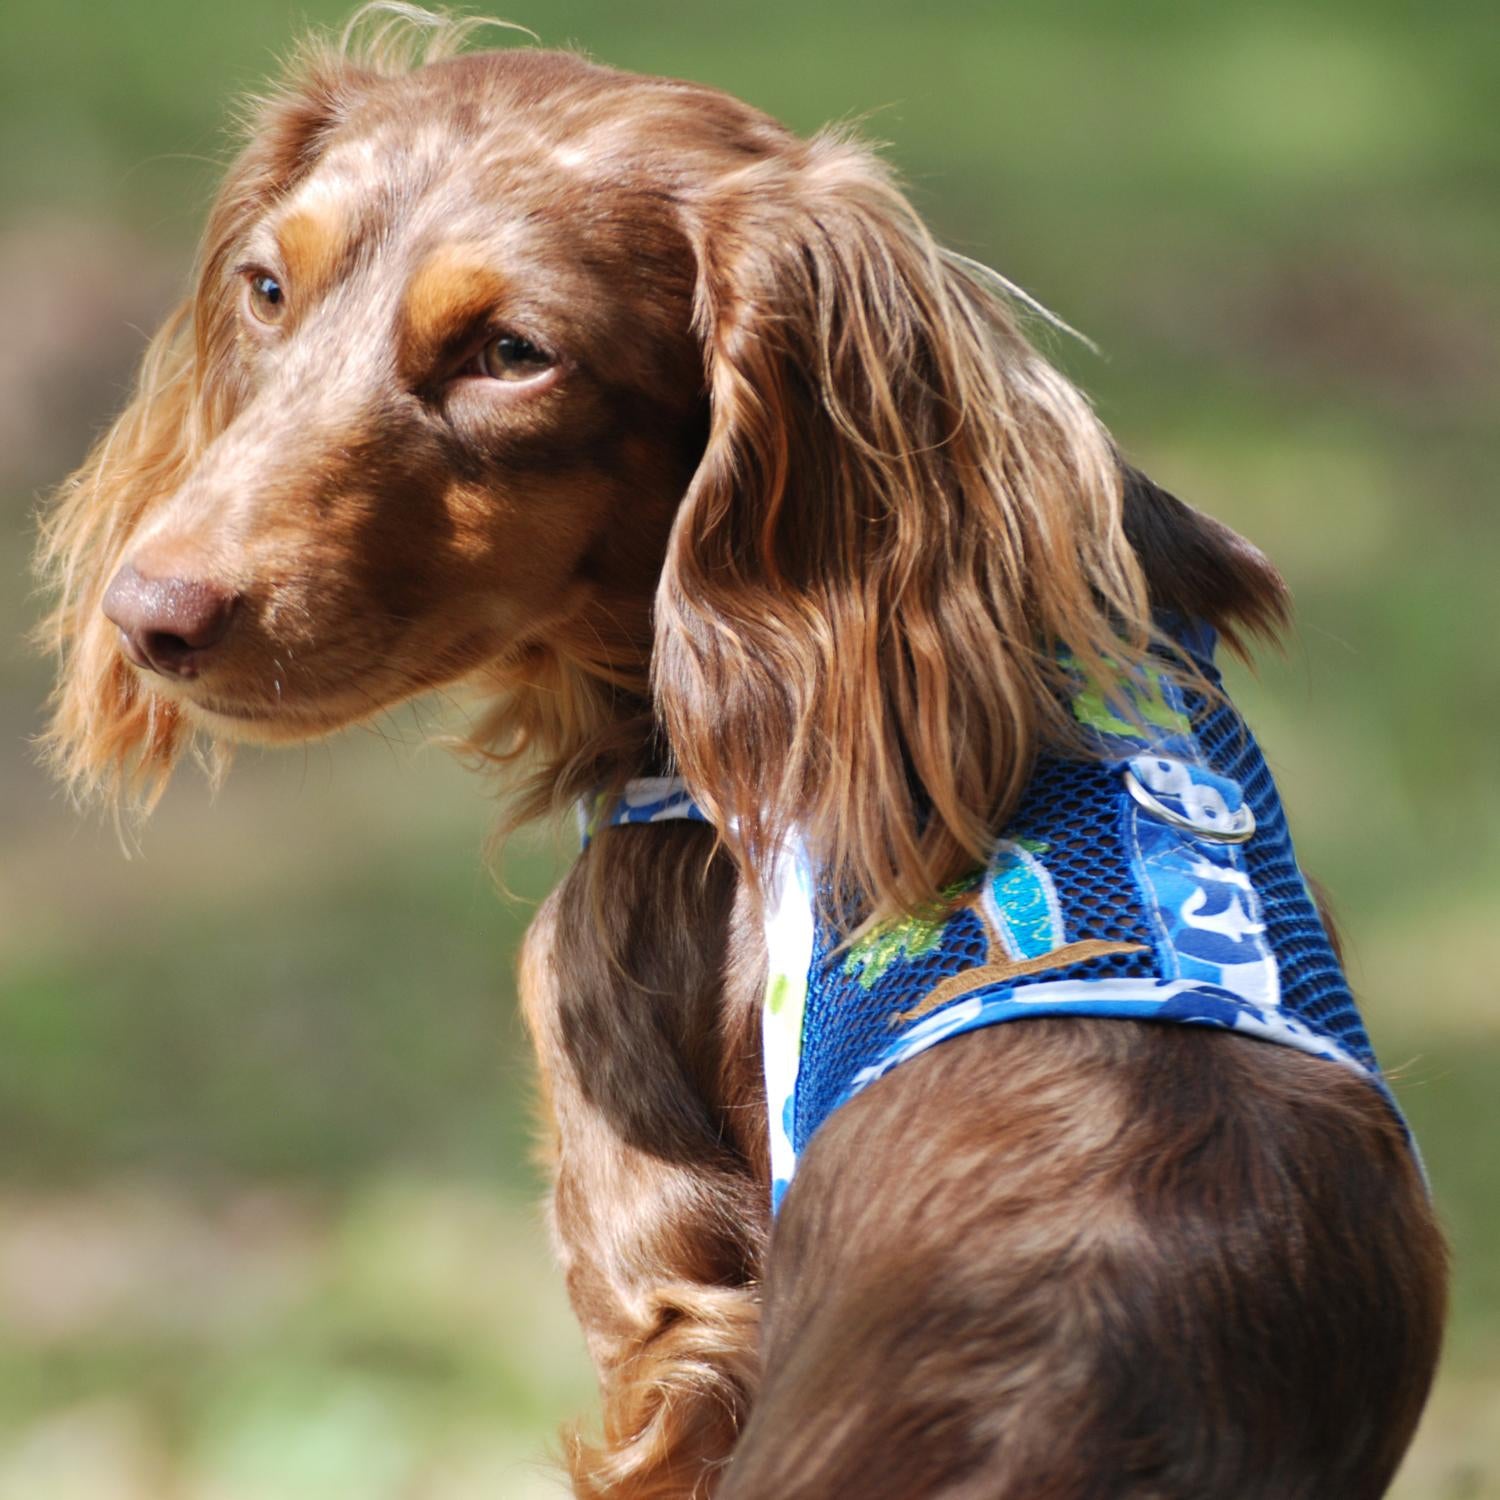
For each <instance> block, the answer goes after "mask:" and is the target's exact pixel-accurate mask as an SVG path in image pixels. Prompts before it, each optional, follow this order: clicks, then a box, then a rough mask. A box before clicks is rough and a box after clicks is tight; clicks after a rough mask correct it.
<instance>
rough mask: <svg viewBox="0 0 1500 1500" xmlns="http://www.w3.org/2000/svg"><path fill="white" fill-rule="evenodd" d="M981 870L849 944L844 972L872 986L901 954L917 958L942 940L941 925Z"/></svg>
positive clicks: (975, 883)
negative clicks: (935, 898)
mask: <svg viewBox="0 0 1500 1500" xmlns="http://www.w3.org/2000/svg"><path fill="white" fill-rule="evenodd" d="M983 874H984V871H983V870H976V871H975V872H974V873H973V874H972V875H966V876H964V878H963V879H962V880H955V881H954V882H953V884H952V885H950V886H947V887H945V888H944V889H943V890H942V891H940V892H939V893H938V898H937V900H936V901H930V902H928V903H927V904H925V905H924V906H920V907H918V908H917V910H916V911H914V912H910V913H908V914H907V915H906V916H903V917H893V918H891V920H890V921H889V922H882V923H881V924H880V925H879V926H878V927H876V928H875V929H873V931H871V932H869V933H867V934H866V935H865V936H864V937H862V938H861V939H860V940H859V941H858V942H856V943H851V944H850V945H849V952H848V954H847V955H846V956H845V958H844V976H845V978H847V979H858V980H859V984H860V988H861V989H865V990H869V989H873V988H874V987H875V985H876V984H877V983H878V982H879V980H880V977H881V975H882V974H884V973H885V972H886V970H887V969H889V968H890V966H891V965H892V964H893V963H895V962H896V961H897V960H898V959H901V958H920V957H921V956H922V955H923V954H924V953H931V952H932V950H933V949H934V948H936V947H937V945H938V944H939V943H940V942H941V941H942V935H943V925H944V923H946V922H947V920H948V918H949V917H951V916H952V915H953V908H954V905H955V903H956V902H957V900H958V898H959V897H960V896H963V895H967V894H968V892H970V891H972V890H973V889H974V887H975V886H976V885H978V883H979V881H980V878H981V877H982V876H983Z"/></svg>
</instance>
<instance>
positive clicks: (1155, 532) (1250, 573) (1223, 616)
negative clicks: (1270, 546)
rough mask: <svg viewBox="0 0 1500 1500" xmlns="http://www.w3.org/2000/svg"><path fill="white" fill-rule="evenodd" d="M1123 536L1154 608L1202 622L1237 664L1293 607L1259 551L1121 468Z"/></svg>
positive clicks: (1280, 626)
mask: <svg viewBox="0 0 1500 1500" xmlns="http://www.w3.org/2000/svg"><path fill="white" fill-rule="evenodd" d="M1121 472H1122V473H1123V475H1124V482H1125V517H1124V519H1125V535H1126V537H1127V538H1128V540H1129V542H1130V545H1131V546H1132V547H1133V548H1134V549H1135V554H1136V557H1137V558H1139V560H1140V564H1141V568H1142V570H1143V571H1144V573H1145V575H1146V586H1147V588H1148V590H1149V591H1150V595H1151V604H1152V607H1153V608H1155V609H1158V610H1170V611H1172V612H1173V613H1175V614H1179V615H1182V616H1184V617H1186V618H1189V619H1199V620H1206V621H1207V622H1208V623H1209V624H1210V625H1212V626H1213V627H1214V629H1215V630H1216V631H1218V633H1219V635H1220V636H1221V637H1223V639H1224V642H1225V644H1226V645H1228V646H1229V647H1230V648H1231V649H1232V650H1234V651H1235V652H1237V653H1238V654H1239V655H1240V656H1241V657H1248V655H1249V648H1250V638H1251V637H1256V636H1258V637H1260V638H1261V639H1263V640H1268V641H1274V640H1275V639H1276V638H1277V637H1279V636H1280V635H1281V633H1282V632H1283V631H1284V630H1285V629H1286V628H1287V625H1288V624H1289V622H1290V617H1291V600H1290V596H1289V595H1288V593H1287V587H1286V584H1285V582H1283V580H1282V577H1281V574H1280V573H1278V572H1277V571H1276V569H1275V568H1274V567H1273V566H1272V565H1271V563H1270V561H1269V559H1267V557H1266V556H1265V554H1264V553H1262V552H1261V551H1260V550H1259V549H1258V548H1257V547H1254V546H1252V545H1251V543H1249V542H1247V541H1246V540H1245V538H1244V537H1242V536H1240V535H1239V533H1238V532H1235V531H1232V530H1230V528H1229V527H1228V526H1226V525H1224V523H1223V522H1222V521H1216V520H1214V518H1213V517H1212V516H1206V515H1204V514H1203V513H1202V512H1201V511H1198V510H1194V509H1193V507H1192V506H1191V505H1185V504H1184V503H1183V502H1182V501H1181V500H1179V499H1178V498H1177V497H1176V496H1175V495H1172V494H1168V492H1167V491H1166V490H1164V489H1162V488H1161V486H1160V485H1158V484H1155V483H1153V482H1152V481H1151V480H1150V479H1148V478H1147V477H1146V476H1145V475H1144V474H1142V473H1141V471H1140V470H1139V469H1136V468H1133V467H1132V466H1131V465H1129V464H1127V463H1124V462H1123V461H1122V463H1121Z"/></svg>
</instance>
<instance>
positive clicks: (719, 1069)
mask: <svg viewBox="0 0 1500 1500" xmlns="http://www.w3.org/2000/svg"><path fill="white" fill-rule="evenodd" d="M711 838H712V835H711V834H710V833H709V832H708V831H707V830H706V829H704V828H703V827H701V826H693V825H688V824H683V825H678V826H675V827H672V828H663V827H659V826H658V827H651V828H617V829H611V830H608V831H607V832H605V833H604V834H602V835H601V836H600V837H599V838H598V839H596V840H595V842H594V843H593V844H592V845H591V846H590V848H589V850H588V852H587V853H586V855H585V856H584V858H583V859H581V860H580V861H579V864H578V865H577V866H576V867H575V869H574V871H573V872H572V874H570V876H569V877H568V878H567V880H565V881H564V883H563V884H562V886H560V887H559V889H558V890H557V891H556V892H555V893H554V894H553V896H552V897H551V898H550V899H549V900H548V901H547V903H546V904H545V906H544V907H543V909H542V911H541V912H540V913H539V915H538V917H537V919H536V921H535V922H534V923H533V924H532V928H531V931H530V932H529V934H528V936H527V942H526V948H525V953H524V956H523V961H522V998H523V1005H524V1007H525V1011H526V1017H527V1021H528V1024H529V1026H530V1029H531V1032H532V1036H533V1038H534V1040H535V1042H536V1046H537V1052H538V1056H539V1059H540V1063H541V1070H542V1079H543V1087H544V1091H545V1094H546V1098H547V1104H548V1106H549V1108H550V1114H551V1123H552V1127H553V1134H552V1142H551V1156H552V1168H553V1178H554V1185H553V1196H552V1223H553V1229H554V1238H555V1241H556V1245H557V1249H558V1254H559V1257H560V1259H561V1261H562V1264H563V1269H564V1272H565V1274H566V1277H567V1283H568V1291H569V1295H570V1297H571V1299H572V1303H573V1307H574V1310H575V1311H576V1313H577V1315H578V1317H579V1320H580V1321H581V1323H582V1324H583V1329H584V1333H585V1335H586V1337H587V1339H588V1344H589V1349H590V1352H591V1354H592V1356H593V1359H594V1362H595V1365H596V1367H597V1369H598V1372H599V1381H600V1389H601V1393H602V1396H603V1405H604V1431H603V1440H602V1442H601V1443H600V1444H598V1445H592V1444H589V1443H586V1442H584V1441H582V1440H581V1439H579V1438H578V1437H577V1436H576V1435H574V1436H572V1437H571V1439H570V1441H569V1467H570V1470H571V1473H572V1478H573V1483H574V1487H575V1490H576V1493H577V1494H578V1495H580V1496H589V1497H595V1496H597V1497H604V1496H608V1497H610V1500H655V1497H660V1500H667V1497H687V1496H695V1497H698V1496H707V1495H709V1494H711V1493H712V1492H713V1489H714V1488H715V1487H716V1479H717V1473H718V1470H719V1468H720V1467H721V1466H722V1464H723V1463H724V1461H725V1460H726V1459H727V1457H728V1455H729V1451H730V1449H731V1447H732V1446H733V1443H734V1440H735V1438H736V1436H737V1433H738V1430H739V1427H740V1425H741V1422H742V1420H743V1418H744V1415H745V1413H746V1410H747V1408H748V1404H749V1401H750V1397H751V1395H752V1392H753V1390H754V1388H755V1385H756V1382H757V1375H758V1351H757V1344H758V1338H757V1324H758V1317H759V1297H758V1283H759V1279H760V1268H761V1259H762V1251H763V1246H764V1240H765V1235H766V1232H767V1198H766V1187H765V1177H764V1165H763V1163H762V1162H760V1161H759V1159H758V1158H759V1156H760V1155H761V1154H763V1149H764V1148H763V1145H762V1144H761V1143H762V1142H763V1141H764V1134H765V1122H764V1105H763V1102H762V1100H761V1096H760V1091H759V1086H758V1083H759V1065H758V1030H757V1024H758V1021H757V1009H756V1006H755V1005H754V1003H753V1000H750V999H749V998H748V997H749V994H750V992H751V990H752V988H753V986H752V985H745V986H740V988H743V989H744V990H745V991H746V996H745V998H744V1000H742V1001H737V1000H736V998H735V996H734V994H733V993H732V992H733V991H734V990H735V989H736V988H737V986H736V984H735V981H734V978H733V975H732V969H733V966H732V965H731V964H730V963H729V962H728V961H727V958H726V953H727V949H728V939H729V930H730V926H731V909H732V907H733V905H734V895H735V885H736V882H735V878H734V874H733V871H732V869H731V868H730V867H729V865H728V862H727V861H725V860H723V859H722V857H720V858H719V859H717V860H715V861H714V863H713V864H711V865H710V864H708V850H709V848H710V846H711ZM750 962H751V964H753V962H754V960H753V958H752V959H751V960H750ZM727 971H731V972H730V978H729V979H728V981H727V982H726V977H725V976H726V972H727Z"/></svg>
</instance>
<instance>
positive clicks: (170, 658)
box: [104, 563, 239, 677]
mask: <svg viewBox="0 0 1500 1500" xmlns="http://www.w3.org/2000/svg"><path fill="white" fill-rule="evenodd" d="M238 597H239V596H238V595H236V594H233V593H231V592H230V591H229V590H228V589H225V588H222V587H220V586H219V585H218V584H215V583H210V582H208V581H207V580H206V579H202V578H144V577H142V576H141V574H139V573H137V572H136V570H135V568H134V566H133V565H132V564H130V563H126V564H125V565H124V566H123V567H122V568H121V569H120V571H119V572H118V573H116V574H115V576H114V579H113V581H112V582H111V583H110V586H109V588H108V589H107V590H106V591H105V595H104V613H105V615H106V616H107V617H108V618H109V619H110V620H113V621H114V623H115V624H116V625H118V626H119V627H120V644H121V645H122V646H123V647H124V650H125V654H126V656H128V657H129V658H130V659H131V661H133V662H134V663H135V664H136V666H138V667H146V668H148V669H149V670H150V671H153V672H161V673H163V674H164V675H166V676H168V677H195V676H196V675H197V673H198V669H199V667H200V666H201V665H202V662H203V658H204V657H205V656H206V655H207V654H208V653H209V651H211V650H212V649H213V647H215V646H216V645H218V643H219V642H220V641H222V640H223V639H224V633H225V631H227V630H228V629H229V617H230V616H231V615H232V614H233V613H234V606H235V604H236V603H237V602H238Z"/></svg>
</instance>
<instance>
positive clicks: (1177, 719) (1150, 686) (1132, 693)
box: [1064, 657, 1193, 740]
mask: <svg viewBox="0 0 1500 1500" xmlns="http://www.w3.org/2000/svg"><path fill="white" fill-rule="evenodd" d="M1064 665H1066V666H1069V667H1076V666H1077V662H1076V661H1074V660H1073V659H1072V658H1071V657H1070V658H1066V659H1065V661H1064ZM1140 675H1141V677H1142V678H1144V682H1141V681H1140V680H1139V679H1137V680H1136V681H1125V682H1121V683H1120V684H1119V685H1118V689H1117V691H1116V696H1115V697H1114V699H1113V700H1111V699H1109V698H1106V697H1105V695H1104V690H1103V688H1101V687H1100V686H1099V685H1098V684H1097V683H1095V682H1089V683H1087V684H1086V685H1085V686H1083V687H1082V688H1080V689H1079V691H1078V692H1077V693H1075V694H1074V695H1073V717H1074V718H1075V719H1077V720H1078V722H1079V723H1080V724H1082V725H1084V726H1085V727H1086V728H1089V729H1094V730H1097V731H1098V732H1099V733H1100V734H1110V735H1116V736H1118V737H1119V738H1121V739H1128V740H1138V739H1140V738H1141V730H1142V728H1143V727H1144V726H1145V725H1148V724H1149V725H1152V726H1154V727H1155V728H1157V729H1165V730H1166V731H1167V732H1168V733H1169V734H1180V735H1188V734H1191V733H1192V732H1193V726H1192V722H1191V720H1189V718H1188V716H1187V715H1186V714H1185V713H1183V711H1182V710H1181V709H1180V708H1174V707H1173V706H1172V703H1171V701H1170V700H1169V699H1168V697H1167V690H1166V686H1165V684H1164V680H1163V675H1162V673H1161V672H1160V671H1158V670H1157V669H1156V668H1155V667H1151V666H1145V667H1142V668H1141V674H1140ZM1121 694H1123V695H1124V698H1125V699H1126V701H1127V703H1128V707H1127V708H1126V713H1127V714H1128V713H1129V710H1130V709H1134V710H1135V714H1136V717H1135V718H1134V719H1131V718H1128V717H1126V715H1125V714H1121V713H1119V712H1117V711H1116V709H1117V707H1119V706H1122V705H1121V699H1120V695H1121Z"/></svg>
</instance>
